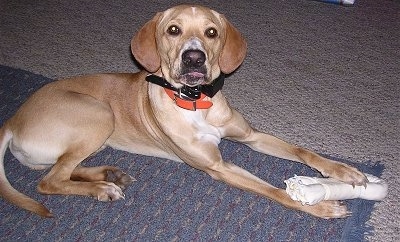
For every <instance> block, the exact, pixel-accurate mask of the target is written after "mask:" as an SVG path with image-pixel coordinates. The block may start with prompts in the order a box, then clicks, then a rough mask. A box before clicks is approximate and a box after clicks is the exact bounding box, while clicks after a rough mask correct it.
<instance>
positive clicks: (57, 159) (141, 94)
mask: <svg viewBox="0 0 400 242" xmlns="http://www.w3.org/2000/svg"><path fill="white" fill-rule="evenodd" d="M246 47H247V44H246V41H245V39H244V37H243V36H242V34H241V33H240V32H239V31H238V30H237V29H236V28H235V27H234V26H233V25H232V24H231V23H230V22H229V21H228V20H227V19H226V17H225V16H224V15H221V14H219V13H217V12H216V11H214V10H211V9H209V8H206V7H202V6H197V5H193V6H192V5H180V6H176V7H173V8H170V9H168V10H166V11H164V12H160V13H157V14H156V15H155V16H154V17H153V18H152V19H151V20H150V21H149V22H147V23H146V24H145V25H144V26H143V27H142V28H141V29H140V30H139V31H138V32H137V34H136V35H135V36H134V37H133V39H132V42H131V50H132V53H133V56H134V57H135V59H136V60H137V61H138V62H139V64H140V65H141V66H142V67H143V70H142V71H140V72H137V73H131V74H122V73H121V74H97V75H89V76H81V77H75V78H71V79H65V80H59V81H55V82H52V83H49V84H47V85H45V86H44V87H42V88H41V89H39V90H38V91H37V92H35V93H34V94H33V95H32V96H31V97H30V98H28V99H27V101H26V102H25V103H24V104H23V105H22V106H21V107H20V108H19V110H18V111H17V112H16V113H15V115H14V116H13V117H12V118H10V119H9V120H8V121H6V122H5V123H4V124H3V126H2V128H1V129H0V151H1V154H0V155H1V158H0V159H1V161H0V195H1V197H3V198H4V199H5V200H7V201H9V202H10V203H12V204H15V205H16V206H19V207H21V208H23V209H26V210H29V211H31V212H33V213H36V214H38V215H40V216H43V217H52V216H53V214H52V213H51V212H50V211H49V210H48V209H47V208H46V207H44V206H43V205H42V204H40V203H38V202H37V201H35V200H33V199H31V198H29V197H27V196H26V195H24V194H22V193H20V192H18V191H16V190H15V189H14V188H13V187H12V186H11V185H10V183H9V182H8V180H7V178H6V176H5V171H4V154H5V151H6V149H7V147H9V148H10V151H11V152H12V154H13V155H14V156H15V157H16V158H17V159H18V160H19V161H20V162H21V163H23V164H24V165H26V166H28V167H30V168H32V169H46V168H50V167H51V169H50V171H49V172H48V173H47V174H46V175H45V176H44V178H43V179H42V180H41V181H40V182H39V184H38V186H37V189H38V192H40V193H42V194H65V195H83V196H92V197H94V198H96V199H98V200H100V201H115V200H118V199H121V198H124V193H123V191H122V190H123V189H124V188H125V187H126V186H128V185H129V184H131V183H132V182H133V178H131V177H130V176H129V175H128V174H126V173H124V172H122V171H120V170H119V169H118V168H116V167H112V166H101V167H84V166H82V165H81V164H80V163H81V162H82V161H83V160H85V159H86V158H87V157H89V156H91V155H93V154H95V153H96V152H97V151H99V150H101V149H102V148H104V147H106V146H109V147H112V148H114V149H118V150H124V151H128V152H131V153H137V154H143V155H148V156H156V157H161V158H167V159H171V160H175V161H178V162H185V163H186V164H188V165H190V166H192V167H194V168H196V169H198V170H201V171H204V172H206V173H207V174H209V175H210V176H211V177H212V178H214V179H216V180H220V181H223V182H225V183H227V184H229V185H231V186H233V187H237V188H240V189H244V190H246V191H249V192H253V193H255V194H258V195H260V196H263V197H266V198H269V199H272V200H274V201H276V202H278V203H280V204H282V205H283V206H285V207H288V208H291V209H297V210H300V211H304V212H306V213H309V214H312V215H314V216H317V217H321V218H343V217H347V216H350V214H351V213H350V212H349V211H348V209H347V208H346V206H345V205H344V204H343V203H341V202H339V201H323V202H320V203H318V204H316V205H314V206H303V205H301V203H299V202H297V201H293V200H292V199H290V197H289V196H288V195H287V194H286V192H285V191H284V190H283V189H279V188H276V187H274V186H272V185H270V184H269V183H267V182H266V181H264V180H262V179H260V178H258V177H256V176H254V175H253V174H251V173H250V172H248V171H246V170H244V169H242V168H240V167H238V166H236V165H234V164H231V163H228V162H226V161H224V160H223V159H222V156H221V153H220V151H219V149H218V144H219V142H220V141H221V139H222V138H225V139H229V140H234V141H238V142H242V143H244V144H245V145H247V146H249V147H251V148H252V149H254V150H256V151H258V152H262V153H265V154H269V155H272V156H276V157H280V158H284V159H289V160H293V161H296V162H301V163H304V164H306V165H308V166H310V167H312V168H315V169H316V170H318V171H319V172H321V174H322V175H323V176H326V177H333V178H335V179H338V180H340V181H343V182H345V183H348V184H352V185H353V186H355V185H357V186H360V185H365V184H366V182H367V179H366V177H365V176H364V174H363V173H362V172H360V171H358V170H357V169H355V168H353V167H350V166H348V165H346V164H344V163H340V162H337V161H333V160H329V159H326V158H323V157H321V156H319V155H317V154H316V153H313V152H312V151H309V150H306V149H304V148H301V147H297V146H294V145H291V144H288V143H286V142H284V141H282V140H280V139H278V138H276V137H274V136H271V135H268V134H265V133H262V132H259V131H257V130H256V129H254V128H252V127H251V126H250V125H249V123H248V122H247V121H246V120H245V119H244V118H243V117H242V115H241V114H239V113H238V112H237V111H236V110H234V109H233V108H232V107H230V106H229V104H228V103H227V101H226V99H225V97H224V96H223V94H222V93H221V91H220V89H221V88H222V86H223V83H224V77H225V74H229V73H232V72H234V71H235V70H236V69H237V68H238V67H239V66H240V65H241V63H242V62H243V60H244V58H245V56H246ZM182 131H184V132H182Z"/></svg>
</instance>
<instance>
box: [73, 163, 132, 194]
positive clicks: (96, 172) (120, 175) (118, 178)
mask: <svg viewBox="0 0 400 242" xmlns="http://www.w3.org/2000/svg"><path fill="white" fill-rule="evenodd" d="M71 180H74V181H88V182H96V181H106V182H112V183H114V184H115V185H117V186H119V187H120V188H121V189H125V188H126V187H127V186H128V185H130V184H131V183H133V182H134V181H135V179H134V178H132V177H131V176H129V175H128V174H126V173H124V172H123V171H121V170H120V169H119V168H117V167H113V166H97V167H84V166H77V167H76V168H75V170H74V171H73V172H72V174H71Z"/></svg>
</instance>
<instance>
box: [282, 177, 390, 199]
mask: <svg viewBox="0 0 400 242" xmlns="http://www.w3.org/2000/svg"><path fill="white" fill-rule="evenodd" d="M365 175H366V177H367V178H368V181H369V182H368V183H367V185H366V187H364V186H355V187H353V186H352V185H349V184H346V183H343V182H341V181H338V180H335V179H332V178H317V177H307V176H296V175H295V176H294V177H292V178H289V179H288V180H286V181H285V183H286V192H287V194H289V196H290V197H291V198H292V199H293V200H295V201H300V202H301V203H302V204H303V205H314V204H317V203H319V202H320V201H322V200H345V199H353V198H362V199H367V200H382V199H383V198H385V197H386V195H387V190H388V185H387V183H386V182H385V181H383V180H382V179H380V178H378V177H375V176H373V175H370V174H365Z"/></svg>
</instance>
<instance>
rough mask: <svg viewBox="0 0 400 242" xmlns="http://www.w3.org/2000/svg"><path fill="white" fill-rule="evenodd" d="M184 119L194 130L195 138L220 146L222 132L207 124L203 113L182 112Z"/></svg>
mask: <svg viewBox="0 0 400 242" xmlns="http://www.w3.org/2000/svg"><path fill="white" fill-rule="evenodd" d="M181 111H182V113H183V117H184V118H185V119H186V121H187V122H188V123H189V124H190V125H191V126H192V127H193V128H194V132H195V133H194V137H195V138H196V139H197V140H200V141H204V142H212V143H214V144H219V143H220V141H221V132H220V130H219V129H218V128H217V127H215V126H213V125H211V124H210V123H208V122H207V120H206V118H205V115H204V113H203V112H201V111H189V110H181Z"/></svg>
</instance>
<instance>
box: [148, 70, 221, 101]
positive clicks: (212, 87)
mask: <svg viewBox="0 0 400 242" xmlns="http://www.w3.org/2000/svg"><path fill="white" fill-rule="evenodd" d="M224 80H225V74H224V73H221V75H219V76H218V77H217V78H216V79H215V80H214V81H213V82H212V83H211V84H207V85H199V86H195V87H189V86H186V85H185V86H183V87H181V88H179V89H177V88H175V87H174V86H172V85H171V83H169V82H168V81H167V80H165V79H164V78H162V77H160V76H156V75H153V74H149V75H148V76H146V81H148V82H151V83H154V84H156V85H159V86H161V87H164V88H167V89H170V90H173V91H176V92H178V93H179V95H180V96H183V97H187V98H189V99H192V100H197V99H199V98H200V96H201V93H203V94H205V95H206V96H208V97H213V96H214V95H215V94H217V92H219V91H220V90H221V89H222V87H223V86H224Z"/></svg>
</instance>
